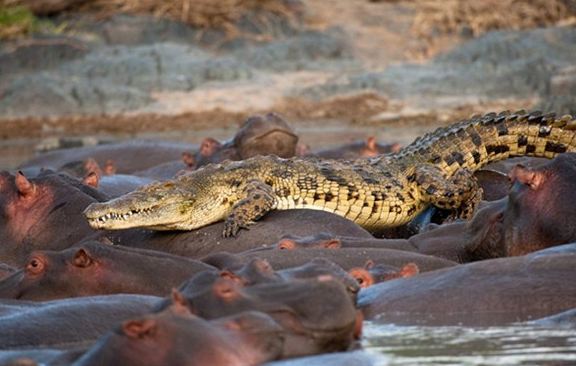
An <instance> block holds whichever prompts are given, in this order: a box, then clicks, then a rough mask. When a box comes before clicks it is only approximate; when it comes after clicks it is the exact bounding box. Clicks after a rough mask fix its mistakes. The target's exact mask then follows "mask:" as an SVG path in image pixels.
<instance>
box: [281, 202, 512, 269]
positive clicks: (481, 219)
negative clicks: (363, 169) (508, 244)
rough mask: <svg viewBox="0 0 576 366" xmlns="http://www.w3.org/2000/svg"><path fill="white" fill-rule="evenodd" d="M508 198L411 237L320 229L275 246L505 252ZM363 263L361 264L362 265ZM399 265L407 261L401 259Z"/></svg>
mask: <svg viewBox="0 0 576 366" xmlns="http://www.w3.org/2000/svg"><path fill="white" fill-rule="evenodd" d="M507 202H508V201H507V198H503V199H501V200H498V201H493V202H486V203H484V204H483V207H482V208H481V209H480V210H479V211H478V212H476V214H475V215H474V217H473V218H472V220H470V221H468V222H463V221H462V222H454V223H448V224H442V225H434V226H432V227H433V229H429V230H426V231H424V232H423V233H420V234H417V235H414V236H411V237H410V238H408V239H377V238H373V237H372V238H358V237H347V236H341V237H338V236H336V235H331V234H328V233H322V232H320V233H317V234H314V235H311V236H296V235H286V236H284V237H282V238H281V239H280V240H279V241H278V242H277V243H276V244H275V247H276V248H278V249H281V250H292V249H311V248H326V249H338V248H349V249H350V248H357V249H359V248H380V249H394V250H401V251H409V252H415V253H419V254H426V255H433V256H436V257H440V258H444V259H448V260H451V261H455V262H458V263H467V262H472V261H477V260H482V259H488V258H499V257H502V256H505V252H504V247H505V243H504V227H503V219H504V210H505V209H506V204H507ZM361 265H362V264H360V266H361ZM398 265H403V263H399V264H398Z"/></svg>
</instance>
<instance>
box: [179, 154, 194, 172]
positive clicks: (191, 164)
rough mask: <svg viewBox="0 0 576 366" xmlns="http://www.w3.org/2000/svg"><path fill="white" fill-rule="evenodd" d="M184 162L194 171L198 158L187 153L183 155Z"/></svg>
mask: <svg viewBox="0 0 576 366" xmlns="http://www.w3.org/2000/svg"><path fill="white" fill-rule="evenodd" d="M182 162H183V163H184V165H186V167H187V168H188V169H193V168H194V167H195V166H196V158H195V157H194V155H192V154H190V153H189V152H186V151H185V152H183V153H182Z"/></svg>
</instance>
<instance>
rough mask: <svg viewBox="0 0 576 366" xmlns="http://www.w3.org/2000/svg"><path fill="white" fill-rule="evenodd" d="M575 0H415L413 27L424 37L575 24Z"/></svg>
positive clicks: (416, 32) (477, 33)
mask: <svg viewBox="0 0 576 366" xmlns="http://www.w3.org/2000/svg"><path fill="white" fill-rule="evenodd" d="M570 1H572V0H443V1H439V0H416V1H415V6H416V10H417V13H416V17H415V19H414V24H413V27H412V30H413V31H414V32H415V34H417V35H418V36H421V37H433V36H435V35H438V34H461V33H463V32H469V33H471V34H472V35H473V36H478V35H480V34H482V33H485V32H488V31H491V30H498V29H516V30H517V29H527V28H534V27H543V26H549V25H556V24H558V23H560V22H569V23H573V22H574V20H576V7H575V6H574V4H570Z"/></svg>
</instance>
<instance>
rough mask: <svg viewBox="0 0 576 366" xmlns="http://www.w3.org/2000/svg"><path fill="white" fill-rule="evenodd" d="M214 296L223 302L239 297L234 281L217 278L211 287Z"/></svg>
mask: <svg viewBox="0 0 576 366" xmlns="http://www.w3.org/2000/svg"><path fill="white" fill-rule="evenodd" d="M212 292H213V293H214V295H215V296H216V297H217V298H219V299H222V300H224V301H233V300H234V299H236V298H237V297H238V296H239V293H238V288H237V284H236V281H232V280H230V279H227V278H219V279H218V280H216V282H214V285H212Z"/></svg>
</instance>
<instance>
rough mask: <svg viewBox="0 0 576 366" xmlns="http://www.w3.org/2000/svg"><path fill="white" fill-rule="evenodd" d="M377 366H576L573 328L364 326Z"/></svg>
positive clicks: (574, 332) (575, 341) (365, 344)
mask: <svg viewBox="0 0 576 366" xmlns="http://www.w3.org/2000/svg"><path fill="white" fill-rule="evenodd" d="M362 344H363V347H364V349H365V350H366V351H367V352H369V353H371V354H376V355H379V357H378V362H377V364H378V365H382V366H384V365H391V366H394V365H442V366H445V365H470V366H480V365H554V366H560V365H562V366H564V365H566V366H567V365H576V331H575V330H574V328H544V327H537V326H528V325H512V326H503V327H486V328H478V327H473V328H472V327H458V326H450V327H422V326H417V327H414V326H395V325H389V324H378V323H375V322H365V323H364V339H363V342H362Z"/></svg>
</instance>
